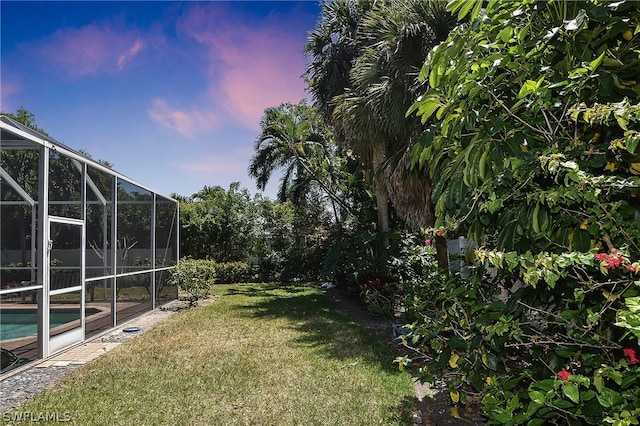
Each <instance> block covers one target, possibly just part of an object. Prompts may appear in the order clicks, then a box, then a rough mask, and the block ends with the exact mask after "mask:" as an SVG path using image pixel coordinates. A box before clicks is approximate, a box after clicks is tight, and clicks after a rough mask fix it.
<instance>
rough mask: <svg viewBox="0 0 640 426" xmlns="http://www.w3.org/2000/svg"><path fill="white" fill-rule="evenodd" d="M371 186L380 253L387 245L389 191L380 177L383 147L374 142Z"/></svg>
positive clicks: (383, 154)
mask: <svg viewBox="0 0 640 426" xmlns="http://www.w3.org/2000/svg"><path fill="white" fill-rule="evenodd" d="M372 160H373V170H374V175H373V187H374V190H375V194H376V210H377V212H378V240H379V242H380V247H379V249H380V253H379V254H380V255H383V254H384V251H385V250H386V249H387V247H389V192H388V190H387V187H386V185H385V180H384V179H383V177H382V173H383V165H384V162H385V152H384V147H383V146H381V145H379V144H376V145H374V146H373V156H372Z"/></svg>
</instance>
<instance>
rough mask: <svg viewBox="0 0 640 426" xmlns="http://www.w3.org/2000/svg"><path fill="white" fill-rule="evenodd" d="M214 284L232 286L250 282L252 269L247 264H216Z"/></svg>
mask: <svg viewBox="0 0 640 426" xmlns="http://www.w3.org/2000/svg"><path fill="white" fill-rule="evenodd" d="M214 269H215V283H216V284H233V283H244V282H248V281H251V279H252V269H251V264H249V263H248V262H222V263H216V264H215V266H214Z"/></svg>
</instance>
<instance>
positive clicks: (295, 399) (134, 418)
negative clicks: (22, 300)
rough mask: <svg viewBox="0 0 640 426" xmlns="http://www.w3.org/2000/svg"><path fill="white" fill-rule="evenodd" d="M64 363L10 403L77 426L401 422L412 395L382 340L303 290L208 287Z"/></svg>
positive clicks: (406, 418)
mask: <svg viewBox="0 0 640 426" xmlns="http://www.w3.org/2000/svg"><path fill="white" fill-rule="evenodd" d="M214 292H215V294H217V295H219V296H220V297H219V298H218V299H217V300H216V301H215V303H213V304H211V305H209V306H206V307H200V308H196V309H191V310H188V311H184V312H180V313H177V314H175V315H172V316H171V317H169V319H167V320H165V321H163V322H161V323H159V324H157V325H156V326H155V327H154V328H153V329H151V330H149V331H147V332H145V333H144V334H142V335H140V336H138V337H136V338H134V339H131V340H129V341H127V342H125V343H124V344H122V345H120V346H119V347H117V348H116V349H114V350H113V351H112V352H110V353H108V354H106V355H103V356H102V357H101V358H99V359H98V360H96V361H94V362H92V363H90V364H87V365H85V366H83V367H82V368H79V369H77V370H75V371H74V372H73V373H72V374H71V375H69V376H68V377H67V378H66V379H65V380H64V381H62V382H61V383H60V384H59V385H58V386H56V387H55V388H54V389H51V390H50V391H47V392H45V393H43V394H41V395H39V396H38V397H37V398H35V399H34V400H32V401H30V402H29V403H27V404H25V405H24V406H22V407H20V409H19V411H30V412H34V413H38V412H49V413H51V412H58V413H65V412H66V413H69V414H70V416H71V418H72V422H71V424H78V425H83V426H84V425H156V424H167V425H232V424H241V425H245V424H246V425H349V426H354V425H375V424H382V425H390V424H410V423H411V411H412V410H413V408H414V405H415V401H416V398H415V394H414V390H413V387H412V385H411V379H410V377H409V375H408V374H406V373H401V372H399V371H397V369H396V368H394V365H393V363H392V360H393V358H394V355H393V354H392V352H391V351H390V350H389V348H388V347H387V345H385V344H383V343H381V342H379V341H377V340H376V339H373V338H371V337H369V336H368V335H367V334H366V333H365V332H364V330H363V329H362V328H361V327H360V326H359V325H356V324H355V323H353V322H352V321H351V320H349V319H348V318H346V317H344V316H342V315H340V314H338V313H336V312H335V311H333V310H332V309H331V308H330V307H329V306H328V305H327V303H326V301H325V298H324V295H323V294H322V293H321V292H320V291H319V290H317V289H315V288H312V287H302V286H294V287H290V286H289V287H276V286H268V285H249V284H247V285H224V286H223V285H219V286H216V287H215V288H214Z"/></svg>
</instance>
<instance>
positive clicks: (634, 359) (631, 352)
mask: <svg viewBox="0 0 640 426" xmlns="http://www.w3.org/2000/svg"><path fill="white" fill-rule="evenodd" d="M622 353H623V354H624V356H626V357H627V358H629V361H628V363H629V365H631V364H637V363H639V362H640V359H638V355H637V354H636V350H635V349H633V348H624V349H623V350H622Z"/></svg>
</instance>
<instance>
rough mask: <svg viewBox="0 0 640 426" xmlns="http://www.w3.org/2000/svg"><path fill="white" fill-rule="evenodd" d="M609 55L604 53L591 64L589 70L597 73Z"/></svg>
mask: <svg viewBox="0 0 640 426" xmlns="http://www.w3.org/2000/svg"><path fill="white" fill-rule="evenodd" d="M606 54H607V52H606V51H604V52H602V55H600V56H598V57H597V58H596V59H594V60H593V61H591V62H589V68H590V69H591V71H595V70H596V69H597V68H598V67H599V66H600V64H601V63H602V60H603V59H604V57H605V55H606Z"/></svg>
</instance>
